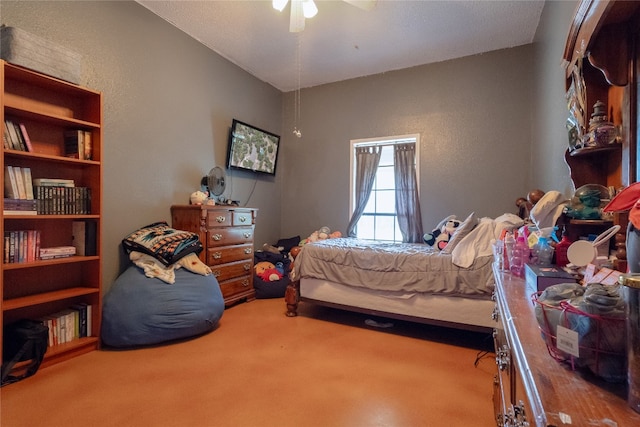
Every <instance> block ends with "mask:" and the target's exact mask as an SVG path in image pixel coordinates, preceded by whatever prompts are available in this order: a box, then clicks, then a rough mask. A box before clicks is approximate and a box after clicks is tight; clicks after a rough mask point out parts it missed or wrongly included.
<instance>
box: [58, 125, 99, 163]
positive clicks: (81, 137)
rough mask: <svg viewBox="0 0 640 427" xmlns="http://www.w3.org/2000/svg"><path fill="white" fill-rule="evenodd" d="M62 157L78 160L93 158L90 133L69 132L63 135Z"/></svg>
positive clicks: (80, 131)
mask: <svg viewBox="0 0 640 427" xmlns="http://www.w3.org/2000/svg"><path fill="white" fill-rule="evenodd" d="M64 155H65V156H67V157H72V158H74V159H80V160H91V159H92V158H93V144H92V141H91V132H89V131H86V130H79V129H77V130H69V131H66V132H65V133H64Z"/></svg>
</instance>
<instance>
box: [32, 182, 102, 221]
mask: <svg viewBox="0 0 640 427" xmlns="http://www.w3.org/2000/svg"><path fill="white" fill-rule="evenodd" d="M33 192H34V195H35V200H36V212H37V213H38V214H41V215H88V214H90V213H91V189H90V188H89V187H52V186H48V185H44V186H43V185H37V186H34V187H33Z"/></svg>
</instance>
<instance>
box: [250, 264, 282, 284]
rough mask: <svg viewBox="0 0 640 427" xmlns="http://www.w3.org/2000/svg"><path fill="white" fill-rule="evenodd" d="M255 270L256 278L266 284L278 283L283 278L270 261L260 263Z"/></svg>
mask: <svg viewBox="0 0 640 427" xmlns="http://www.w3.org/2000/svg"><path fill="white" fill-rule="evenodd" d="M253 269H254V270H255V272H256V276H258V277H259V278H261V279H262V280H264V281H265V282H276V281H278V280H280V279H282V277H283V273H281V272H280V271H279V270H278V269H277V268H276V266H275V265H273V264H272V263H270V262H269V261H260V262H259V263H257V264H256V265H255V266H254V267H253Z"/></svg>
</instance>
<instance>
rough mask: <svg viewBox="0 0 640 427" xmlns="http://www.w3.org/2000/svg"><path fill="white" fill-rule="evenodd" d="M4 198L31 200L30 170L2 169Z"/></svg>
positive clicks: (6, 167) (17, 167)
mask: <svg viewBox="0 0 640 427" xmlns="http://www.w3.org/2000/svg"><path fill="white" fill-rule="evenodd" d="M4 197H5V198H7V199H22V200H33V198H34V195H33V180H32V179H31V168H21V167H19V166H5V167H4Z"/></svg>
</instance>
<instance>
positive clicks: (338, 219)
mask: <svg viewBox="0 0 640 427" xmlns="http://www.w3.org/2000/svg"><path fill="white" fill-rule="evenodd" d="M531 69H532V48H531V46H524V47H518V48H513V49H506V50H501V51H495V52H491V53H486V54H483V55H476V56H471V57H466V58H462V59H457V60H452V61H446V62H441V63H437V64H432V65H425V66H420V67H414V68H409V69H405V70H400V71H393V72H389V73H384V74H379V75H374V76H369V77H365V78H360V79H353V80H349V81H344V82H340V83H334V84H328V85H323V86H318V87H315V88H310V89H303V90H302V95H301V104H302V109H301V112H302V114H301V116H302V119H301V123H300V125H299V127H301V128H302V132H303V138H302V139H299V140H298V139H293V138H292V136H291V132H290V129H293V123H292V120H293V108H292V107H293V93H288V94H287V96H286V98H285V100H284V111H285V115H284V117H285V122H284V124H283V135H284V138H285V142H286V144H285V160H286V162H287V168H286V170H284V180H285V182H284V191H283V206H285V207H286V212H283V217H282V233H283V234H284V235H296V234H301V235H303V237H306V235H307V234H308V233H310V232H311V231H313V230H314V229H317V228H319V227H320V226H322V225H327V226H329V227H331V228H332V229H336V230H341V231H342V232H345V230H346V227H347V224H348V221H349V214H350V213H349V143H350V140H351V139H359V138H372V137H385V136H392V135H403V134H411V133H419V134H420V135H421V159H420V167H421V175H420V176H421V182H420V193H421V194H420V197H421V204H422V214H423V224H424V228H425V230H431V229H432V228H433V227H435V226H436V225H437V223H438V222H439V221H440V220H441V219H442V218H443V217H445V216H448V215H450V214H455V215H457V216H458V217H462V218H464V217H466V216H467V215H468V214H469V213H470V212H472V211H475V212H476V214H477V215H479V216H490V217H496V216H498V215H500V214H502V213H504V212H516V207H515V205H514V202H515V200H516V198H518V197H520V196H522V195H524V194H526V192H527V191H528V189H529V188H530V186H531V185H530V183H529V181H528V179H529V165H530V157H531V151H530V150H531V98H532V93H531V81H532V77H531Z"/></svg>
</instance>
